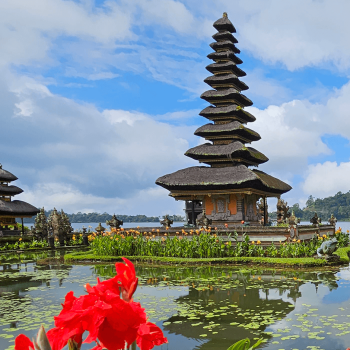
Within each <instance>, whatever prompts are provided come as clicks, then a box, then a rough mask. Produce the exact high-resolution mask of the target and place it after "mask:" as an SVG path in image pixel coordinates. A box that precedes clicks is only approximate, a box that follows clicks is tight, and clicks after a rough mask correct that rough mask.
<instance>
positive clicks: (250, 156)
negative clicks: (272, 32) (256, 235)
mask: <svg viewBox="0 0 350 350" xmlns="http://www.w3.org/2000/svg"><path fill="white" fill-rule="evenodd" d="M214 28H215V29H216V30H217V31H218V32H217V33H216V34H214V35H213V38H214V40H215V41H216V42H214V43H212V44H210V46H211V48H212V49H213V50H214V51H215V52H212V53H210V54H209V55H208V58H210V59H212V60H213V61H214V63H212V64H210V65H208V66H207V67H206V69H207V70H208V71H209V72H210V73H212V74H213V75H211V76H210V77H208V78H206V79H205V80H204V81H205V82H206V83H207V84H208V85H210V86H211V87H212V88H213V89H212V90H208V91H206V92H204V93H203V94H202V95H201V98H202V99H204V100H206V101H207V102H209V103H210V106H209V107H207V108H205V109H203V110H202V111H201V112H200V113H199V114H200V115H201V116H202V117H204V118H206V119H209V120H210V121H212V122H213V123H209V124H206V125H204V126H202V127H200V128H199V129H197V130H196V131H195V135H198V136H201V137H203V138H205V139H206V140H207V141H210V142H207V143H205V144H202V145H200V146H197V147H194V148H191V149H189V150H188V151H187V152H186V153H185V155H186V156H188V157H191V158H193V159H195V160H198V161H199V162H200V163H204V164H207V165H209V166H196V167H190V168H186V169H182V170H179V171H177V172H175V173H172V174H168V175H165V176H162V177H160V178H158V179H157V181H156V184H158V185H160V186H162V187H164V188H166V189H168V190H169V191H170V195H171V196H172V197H174V198H175V199H176V200H184V201H191V203H192V216H193V215H194V209H195V208H194V206H193V205H194V203H197V204H198V203H201V205H200V206H201V207H202V208H203V209H204V212H205V214H206V216H207V217H208V218H210V219H212V220H213V225H218V224H223V223H237V222H241V221H242V220H245V221H249V222H251V223H258V222H259V221H260V219H261V217H260V216H259V212H258V209H257V201H258V200H259V199H260V198H263V203H265V202H266V197H279V196H280V195H281V194H282V193H285V192H287V191H289V190H290V189H291V187H290V186H289V185H287V184H286V183H284V182H282V181H281V180H278V179H276V178H274V177H272V176H270V175H268V174H266V173H264V172H262V171H259V170H256V169H249V168H248V167H251V166H256V167H257V166H258V165H259V164H262V163H265V162H267V161H268V158H267V157H266V156H265V155H264V154H262V153H261V152H259V151H257V150H256V149H254V148H252V147H250V146H247V144H250V143H251V142H253V141H258V140H259V139H260V135H259V134H258V133H257V132H255V131H253V130H251V129H249V128H248V127H247V126H246V125H247V123H250V122H254V121H255V117H254V116H253V115H251V114H250V113H249V112H247V111H245V110H244V108H245V107H248V106H251V105H252V104H253V103H252V101H251V100H249V99H248V98H247V97H246V96H245V95H243V94H242V93H241V91H243V90H247V89H248V86H247V85H246V84H245V83H243V82H242V81H240V79H239V78H240V77H243V76H245V75H246V73H245V72H243V71H242V70H241V69H240V68H238V66H237V65H239V64H241V63H242V60H241V59H240V58H238V57H237V56H236V54H239V53H240V50H239V49H237V47H236V46H235V44H236V43H237V42H238V41H237V39H236V38H235V37H234V36H233V35H232V33H235V32H236V30H235V28H234V26H233V25H232V23H231V22H230V20H229V19H228V18H227V14H226V13H224V16H223V18H220V19H219V20H217V21H216V22H215V23H214ZM265 207H266V206H265ZM264 214H265V215H263V216H265V217H266V212H265V209H264ZM191 221H192V223H194V217H193V218H192V220H191Z"/></svg>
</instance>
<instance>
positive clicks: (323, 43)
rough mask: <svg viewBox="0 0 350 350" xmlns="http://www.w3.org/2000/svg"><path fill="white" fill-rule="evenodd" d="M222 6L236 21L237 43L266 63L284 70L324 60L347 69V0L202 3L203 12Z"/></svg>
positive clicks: (349, 55) (321, 63) (349, 46)
mask: <svg viewBox="0 0 350 350" xmlns="http://www.w3.org/2000/svg"><path fill="white" fill-rule="evenodd" d="M188 3H189V2H188ZM208 3H209V1H208ZM222 9H224V10H225V11H227V12H228V16H229V18H230V20H231V21H232V22H233V24H234V25H235V26H236V29H237V36H238V39H239V41H240V48H241V49H243V50H249V52H251V53H252V54H253V55H254V56H255V57H257V58H259V59H262V60H263V61H265V62H267V63H273V64H275V63H278V62H280V63H283V64H284V65H285V66H286V67H287V68H288V69H290V70H296V69H299V68H302V67H305V66H322V67H324V68H329V66H327V64H328V65H329V64H330V63H331V64H332V66H333V67H336V68H338V69H339V70H342V71H344V70H348V69H349V68H350V43H349V40H347V33H348V32H349V31H350V22H349V21H348V13H349V11H350V3H349V2H348V1H347V0H338V1H337V2H336V3H335V2H334V1H332V0H324V1H313V0H285V1H280V0H266V1H263V2H262V1H259V0H252V1H245V0H237V1H235V2H232V1H228V0H218V1H216V2H215V4H214V3H212V6H211V9H210V8H209V7H208V6H207V11H206V16H212V14H213V13H217V15H220V12H222ZM209 11H210V12H209ZM219 11H220V12H219Z"/></svg>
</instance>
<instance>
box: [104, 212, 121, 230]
mask: <svg viewBox="0 0 350 350" xmlns="http://www.w3.org/2000/svg"><path fill="white" fill-rule="evenodd" d="M106 225H108V226H109V227H110V228H111V229H116V230H117V229H119V228H120V226H122V225H123V220H119V219H117V217H116V216H115V214H113V216H112V219H111V220H107V221H106Z"/></svg>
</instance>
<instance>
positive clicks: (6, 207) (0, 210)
mask: <svg viewBox="0 0 350 350" xmlns="http://www.w3.org/2000/svg"><path fill="white" fill-rule="evenodd" d="M39 212H40V210H39V209H38V208H35V207H34V206H33V205H31V204H29V203H26V202H22V201H18V200H15V201H11V202H6V201H3V200H0V215H2V216H11V217H24V216H34V215H36V214H38V213H39ZM0 221H1V219H0Z"/></svg>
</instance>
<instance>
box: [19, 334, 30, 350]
mask: <svg viewBox="0 0 350 350" xmlns="http://www.w3.org/2000/svg"><path fill="white" fill-rule="evenodd" d="M15 350H34V344H33V342H32V341H31V340H30V339H29V338H28V337H27V336H26V335H24V334H20V335H18V336H17V337H16V339H15Z"/></svg>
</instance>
